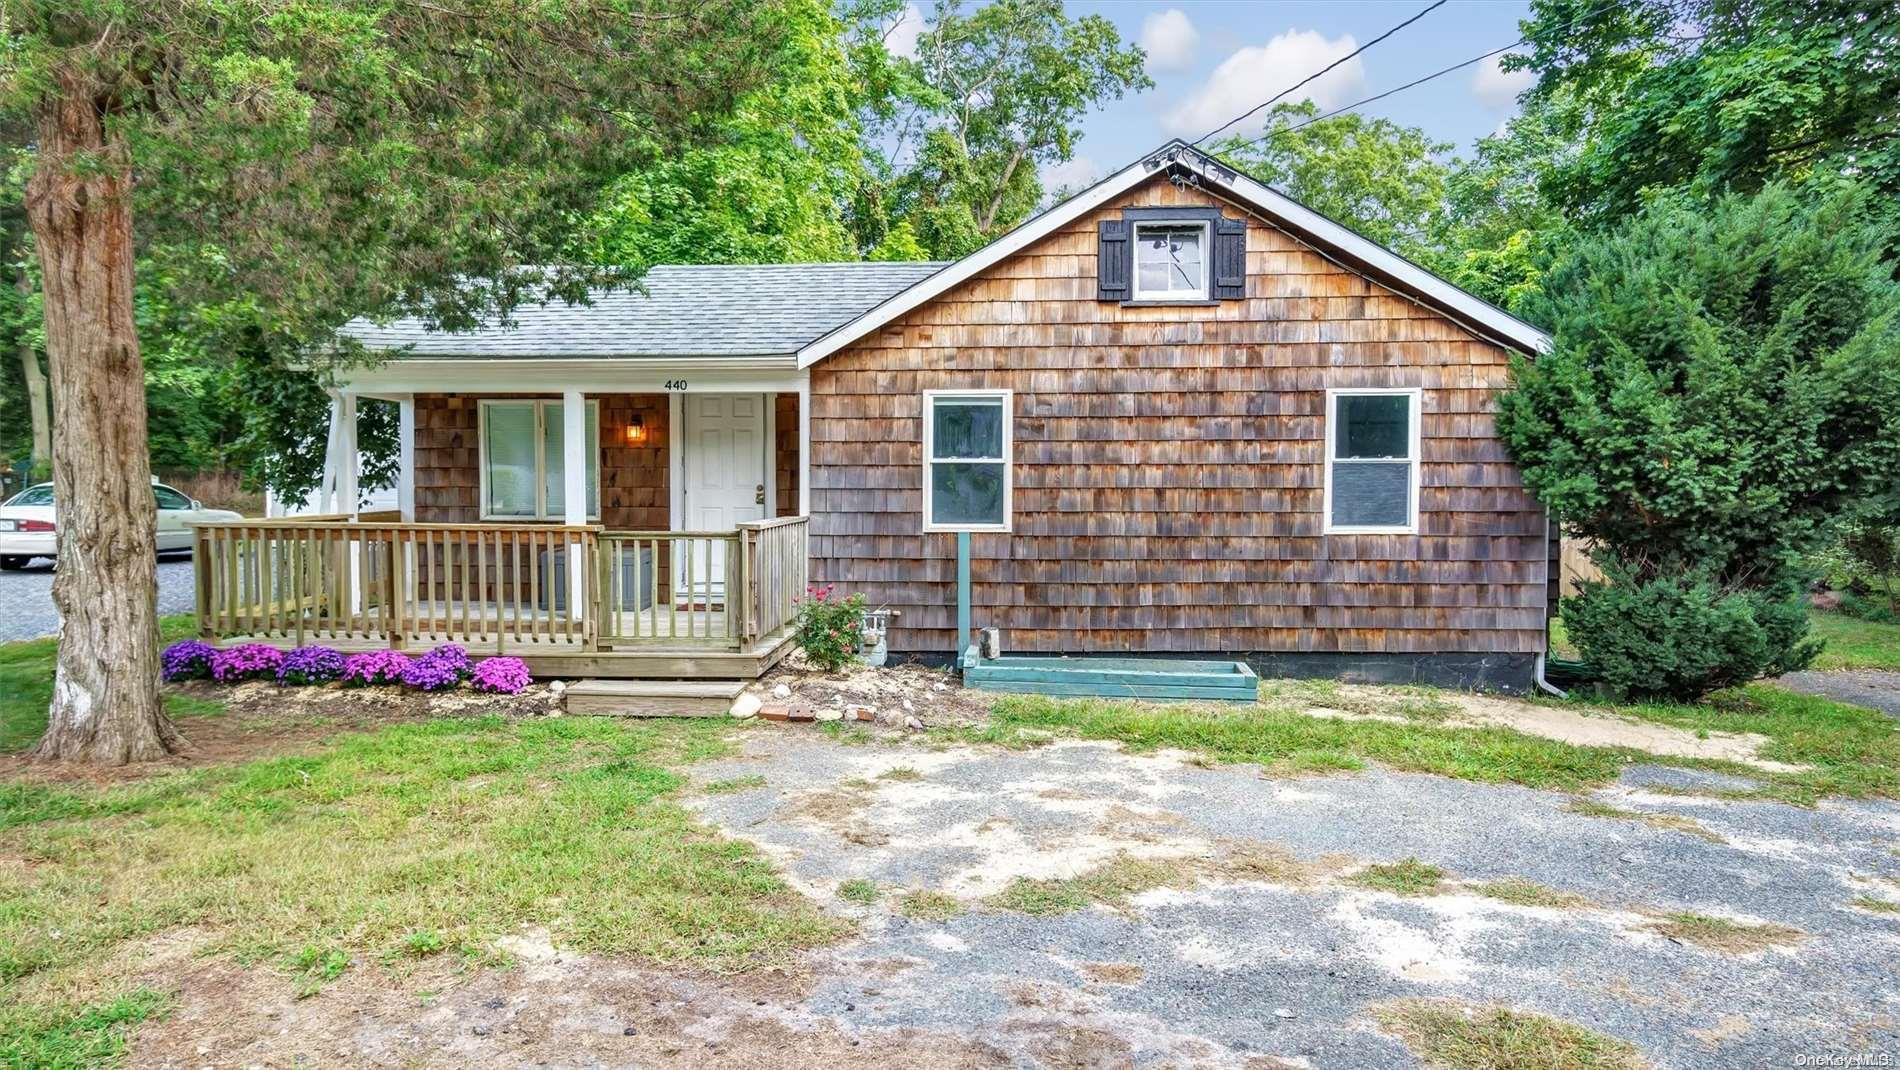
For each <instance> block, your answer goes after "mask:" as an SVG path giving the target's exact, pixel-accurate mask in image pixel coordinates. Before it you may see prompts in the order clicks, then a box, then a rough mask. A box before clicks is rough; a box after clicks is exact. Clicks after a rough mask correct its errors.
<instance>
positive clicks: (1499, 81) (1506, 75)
mask: <svg viewBox="0 0 1900 1070" xmlns="http://www.w3.org/2000/svg"><path fill="white" fill-rule="evenodd" d="M1503 59H1504V57H1503V56H1492V57H1491V58H1490V59H1487V60H1485V61H1484V62H1483V63H1480V64H1478V69H1477V71H1475V72H1474V73H1473V74H1472V75H1471V92H1472V94H1473V95H1475V96H1476V97H1477V98H1478V103H1480V104H1483V105H1484V106H1485V107H1487V108H1491V109H1493V110H1497V111H1502V110H1503V109H1505V108H1510V107H1514V106H1515V105H1516V104H1517V95H1518V94H1519V93H1522V92H1523V91H1524V90H1526V89H1529V88H1530V87H1531V83H1532V82H1535V81H1537V75H1536V74H1535V73H1533V72H1531V71H1507V70H1505V69H1504V68H1503V67H1501V66H1499V64H1500V62H1501V61H1502V60H1503Z"/></svg>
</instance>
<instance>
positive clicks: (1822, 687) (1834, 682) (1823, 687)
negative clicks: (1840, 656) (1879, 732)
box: [1775, 669, 1900, 717]
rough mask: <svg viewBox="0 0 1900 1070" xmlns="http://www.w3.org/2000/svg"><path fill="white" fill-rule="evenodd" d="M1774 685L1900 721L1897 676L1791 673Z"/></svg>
mask: <svg viewBox="0 0 1900 1070" xmlns="http://www.w3.org/2000/svg"><path fill="white" fill-rule="evenodd" d="M1775 683H1777V684H1780V685H1781V686H1782V687H1785V688H1787V689H1788V690H1790V691H1799V692H1801V693H1802V694H1804V695H1820V696H1822V697H1823V698H1831V699H1834V700H1835V701H1837V702H1848V703H1852V704H1853V705H1856V706H1865V707H1867V708H1868V709H1871V710H1879V711H1880V712H1881V713H1884V714H1886V715H1887V716H1889V717H1900V672H1882V671H1880V670H1878V669H1835V670H1833V671H1830V672H1791V673H1789V674H1788V675H1786V676H1781V677H1777V678H1776V679H1775Z"/></svg>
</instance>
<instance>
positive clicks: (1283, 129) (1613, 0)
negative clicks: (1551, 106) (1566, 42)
mask: <svg viewBox="0 0 1900 1070" xmlns="http://www.w3.org/2000/svg"><path fill="white" fill-rule="evenodd" d="M1618 3H1620V0H1610V2H1609V3H1606V4H1599V5H1597V6H1596V7H1594V8H1591V9H1590V10H1588V11H1585V12H1583V13H1582V14H1579V15H1577V16H1576V17H1575V18H1572V19H1570V20H1569V21H1568V22H1565V23H1564V24H1563V25H1562V26H1560V27H1558V28H1559V29H1565V30H1567V29H1569V28H1570V27H1572V26H1574V25H1576V24H1577V23H1579V22H1582V21H1583V20H1584V19H1587V18H1589V17H1590V16H1592V15H1598V14H1601V13H1603V12H1605V11H1608V10H1609V9H1611V8H1613V7H1616V6H1617V5H1618ZM1529 41H1530V38H1529V37H1520V38H1518V39H1517V40H1515V41H1512V42H1511V43H1510V44H1508V45H1504V46H1502V47H1500V48H1494V49H1492V50H1491V51H1489V52H1486V53H1485V54H1483V55H1481V56H1473V57H1471V58H1470V59H1467V60H1461V61H1459V62H1457V63H1454V64H1452V65H1451V66H1449V67H1443V68H1440V69H1439V70H1436V71H1433V72H1432V73H1430V74H1428V75H1425V76H1424V77H1423V78H1415V79H1413V80H1412V81H1409V82H1407V83H1405V84H1404V85H1402V86H1397V87H1395V88H1392V89H1388V90H1386V91H1385V92H1383V93H1374V94H1373V95H1372V96H1369V97H1367V98H1365V99H1364V100H1355V101H1353V102H1352V103H1351V104H1347V105H1344V106H1342V107H1338V108H1334V109H1333V110H1332V111H1329V112H1326V113H1325V114H1323V115H1315V116H1313V117H1312V118H1311V119H1307V120H1306V121H1304V122H1299V123H1294V124H1293V125H1292V126H1277V127H1274V128H1273V129H1272V130H1268V131H1267V132H1266V133H1263V134H1261V135H1260V136H1259V137H1254V138H1248V139H1247V140H1246V141H1242V142H1238V143H1236V144H1234V145H1231V146H1229V147H1228V149H1227V151H1229V152H1233V151H1236V150H1239V149H1244V148H1249V147H1251V146H1254V145H1258V144H1260V143H1261V142H1262V141H1270V140H1272V139H1273V138H1276V137H1279V136H1280V135H1281V134H1290V133H1292V132H1293V131H1295V130H1300V129H1304V128H1305V127H1309V126H1312V125H1313V124H1314V123H1317V122H1322V121H1324V120H1327V119H1331V118H1332V117H1333V116H1335V115H1343V114H1345V113H1346V112H1349V111H1352V110H1353V109H1355V108H1363V107H1365V106H1366V105H1367V104H1371V103H1373V102H1375V101H1380V100H1384V99H1385V98H1387V97H1389V96H1391V95H1392V94H1394V93H1403V92H1405V91H1406V90H1407V89H1412V88H1414V87H1416V86H1421V85H1424V84H1425V83H1426V82H1429V81H1431V80H1432V79H1434V78H1443V77H1444V76H1445V75H1447V74H1450V73H1451V72H1453V71H1456V70H1461V69H1463V68H1465V67H1469V66H1471V65H1472V64H1473V63H1482V62H1484V61H1485V60H1487V59H1490V58H1491V57H1492V56H1496V55H1500V54H1502V53H1505V52H1509V51H1510V50H1511V49H1513V48H1516V47H1518V46H1519V45H1522V44H1527V43H1529Z"/></svg>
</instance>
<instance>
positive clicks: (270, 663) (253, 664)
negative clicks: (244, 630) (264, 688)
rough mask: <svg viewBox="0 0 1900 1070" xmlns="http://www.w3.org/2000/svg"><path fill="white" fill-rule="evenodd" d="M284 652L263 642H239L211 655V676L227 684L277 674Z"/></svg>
mask: <svg viewBox="0 0 1900 1070" xmlns="http://www.w3.org/2000/svg"><path fill="white" fill-rule="evenodd" d="M283 662H284V652H283V651H281V650H279V649H277V648H276V647H274V646H265V645H264V644H263V643H240V644H238V645H237V646H234V647H226V648H225V649H223V650H220V651H218V652H217V653H216V654H213V655H212V656H211V678H212V679H214V680H216V681H218V682H219V683H223V684H228V683H232V682H233V681H237V680H257V679H261V678H264V677H268V676H275V675H276V674H277V667H278V666H279V665H282V664H283Z"/></svg>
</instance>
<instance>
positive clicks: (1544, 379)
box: [1498, 184, 1900, 697]
mask: <svg viewBox="0 0 1900 1070" xmlns="http://www.w3.org/2000/svg"><path fill="white" fill-rule="evenodd" d="M1865 198H1866V194H1865V193H1864V191H1861V190H1858V189H1853V188H1845V189H1840V190H1837V191H1834V192H1832V193H1830V194H1829V195H1827V196H1826V197H1823V198H1820V199H1818V200H1815V199H1812V198H1808V197H1805V196H1802V195H1800V194H1797V193H1795V192H1793V191H1791V190H1790V189H1789V188H1787V187H1786V186H1783V185H1780V184H1774V185H1771V186H1769V187H1767V188H1766V189H1765V190H1763V191H1762V192H1761V193H1760V194H1758V195H1756V196H1753V197H1743V196H1739V195H1732V196H1728V197H1724V198H1721V199H1719V200H1717V201H1716V202H1715V203H1714V205H1713V207H1706V208H1705V207H1703V206H1702V205H1701V204H1700V203H1699V202H1698V201H1696V200H1694V199H1692V198H1688V197H1686V196H1685V197H1677V198H1665V199H1662V200H1660V201H1658V202H1657V203H1655V204H1653V205H1652V206H1650V207H1649V208H1647V209H1645V210H1644V211H1643V212H1642V213H1641V214H1639V215H1638V216H1636V217H1635V218H1633V219H1632V220H1631V221H1630V222H1629V223H1628V224H1627V225H1625V226H1623V227H1620V228H1618V229H1616V230H1614V231H1611V232H1607V233H1603V234H1597V235H1591V236H1585V237H1581V238H1579V239H1577V240H1576V242H1575V243H1574V244H1573V246H1572V247H1571V248H1570V249H1569V250H1568V251H1567V252H1566V253H1565V254H1564V256H1563V257H1562V258H1561V259H1560V260H1559V261H1558V262H1557V263H1556V265H1554V266H1553V267H1552V269H1551V271H1550V272H1549V274H1548V276H1547V277H1546V278H1545V280H1544V287H1543V293H1542V295H1541V296H1539V297H1538V298H1536V299H1534V300H1533V301H1531V302H1530V307H1529V309H1528V311H1529V312H1530V313H1531V314H1532V315H1533V316H1535V317H1536V318H1537V319H1538V320H1539V321H1541V322H1543V323H1546V324H1548V325H1549V327H1550V330H1551V333H1552V337H1553V345H1552V349H1551V351H1550V352H1548V353H1546V354H1544V355H1542V356H1540V357H1539V358H1538V359H1537V360H1536V361H1534V362H1532V361H1520V362H1519V363H1518V364H1517V366H1516V368H1515V380H1516V381H1515V385H1514V387H1513V389H1512V390H1511V391H1510V392H1509V393H1507V394H1506V395H1505V396H1504V397H1503V398H1502V399H1501V401H1500V411H1499V415H1498V425H1499V430H1500V432H1501V433H1502V434H1503V435H1504V437H1505V439H1506V441H1507V443H1508V444H1509V447H1510V449H1511V453H1512V455H1513V457H1514V458H1515V459H1516V460H1517V462H1518V464H1519V466H1520V468H1521V469H1522V471H1523V475H1524V482H1525V485H1526V486H1527V487H1529V488H1530V489H1531V490H1532V491H1533V492H1534V493H1535V494H1536V495H1537V497H1538V498H1539V499H1540V500H1541V501H1543V502H1544V503H1545V504H1547V505H1548V506H1550V507H1551V508H1552V509H1553V510H1554V511H1555V513H1556V514H1557V515H1558V516H1560V517H1561V518H1562V520H1563V523H1564V525H1565V528H1566V530H1567V531H1569V532H1571V533H1573V534H1577V535H1580V536H1583V537H1585V538H1588V539H1592V540H1594V541H1595V542H1596V544H1597V545H1598V547H1599V550H1598V554H1599V560H1600V561H1601V563H1602V564H1603V565H1604V566H1605V569H1606V572H1607V573H1608V574H1609V575H1610V577H1611V581H1612V583H1611V585H1610V586H1601V585H1596V586H1587V587H1586V588H1585V589H1584V591H1583V593H1582V594H1580V595H1579V596H1578V597H1577V598H1576V599H1574V600H1568V601H1566V603H1565V606H1564V616H1565V619H1566V621H1569V622H1571V634H1572V635H1573V637H1574V638H1575V639H1576V640H1577V642H1578V645H1579V646H1580V647H1581V648H1582V650H1583V652H1584V654H1585V657H1586V659H1588V660H1590V661H1592V662H1593V663H1596V664H1598V666H1599V667H1600V668H1603V669H1605V671H1606V672H1611V674H1612V679H1623V680H1625V681H1626V686H1627V687H1628V688H1629V689H1631V690H1655V691H1660V692H1662V693H1666V694H1672V695H1676V696H1678V697H1680V696H1681V695H1683V694H1685V693H1692V692H1695V691H1696V690H1698V689H1699V688H1703V687H1707V686H1719V685H1720V683H1721V682H1723V681H1725V680H1727V679H1728V678H1729V677H1732V676H1734V675H1736V674H1737V673H1742V674H1752V673H1754V672H1761V671H1772V670H1774V669H1777V668H1786V667H1789V666H1791V665H1794V664H1798V663H1799V662H1800V661H1801V660H1802V658H1803V652H1804V650H1805V648H1804V647H1803V646H1802V645H1801V644H1800V643H1799V638H1800V630H1799V629H1796V628H1792V627H1791V626H1788V625H1787V623H1786V622H1787V621H1788V620H1791V619H1793V617H1794V616H1798V612H1796V611H1794V610H1790V609H1788V608H1787V607H1788V605H1789V604H1790V602H1791V600H1794V599H1796V597H1797V590H1796V585H1795V583H1794V580H1795V579H1796V578H1797V574H1798V569H1799V564H1800V561H1801V560H1802V558H1803V557H1804V555H1807V554H1810V553H1812V552H1813V551H1814V550H1816V549H1818V548H1819V547H1820V545H1821V544H1823V543H1824V542H1825V540H1826V538H1827V536H1828V534H1829V527H1830V525H1831V523H1832V522H1833V521H1834V520H1835V519H1836V518H1837V517H1840V516H1842V515H1843V514H1845V513H1848V512H1850V511H1852V510H1853V509H1854V508H1856V507H1857V506H1859V505H1860V504H1862V503H1864V502H1867V501H1870V500H1876V499H1879V498H1880V497H1882V496H1883V495H1886V494H1888V493H1890V492H1891V487H1892V483H1893V473H1894V472H1895V471H1900V287H1896V285H1895V283H1894V282H1893V281H1892V278H1891V276H1890V274H1889V273H1888V272H1887V270H1886V269H1885V267H1884V265H1883V264H1882V263H1881V260H1880V252H1881V248H1882V244H1883V241H1884V238H1885V235H1884V234H1883V232H1882V231H1881V230H1880V228H1878V227H1877V226H1873V225H1870V224H1869V223H1868V222H1867V217H1866V213H1865ZM1632 598H1637V599H1638V600H1642V599H1648V600H1652V601H1654V602H1655V604H1656V605H1657V606H1658V607H1659V608H1658V610H1657V616H1656V618H1655V619H1657V620H1659V621H1661V623H1660V624H1658V625H1657V627H1659V628H1666V627H1671V626H1679V627H1683V628H1688V629H1691V630H1690V631H1686V632H1683V633H1681V634H1674V633H1671V634H1668V635H1663V634H1660V633H1658V634H1654V635H1649V636H1647V637H1646V638H1645V639H1644V640H1643V641H1642V642H1640V643H1637V642H1627V641H1624V640H1626V639H1627V638H1628V637H1627V636H1622V637H1621V638H1619V636H1617V635H1612V634H1611V633H1612V632H1614V631H1616V630H1617V628H1618V627H1619V626H1618V625H1617V624H1616V622H1617V621H1618V620H1619V619H1623V616H1626V615H1619V613H1616V612H1611V611H1608V610H1607V609H1605V608H1604V607H1605V606H1608V605H1609V604H1610V602H1609V600H1610V599H1615V600H1617V604H1622V605H1633V604H1634V603H1632V602H1630V599H1632ZM1737 600H1739V601H1737ZM1665 606H1670V607H1675V609H1674V610H1672V611H1671V612H1667V613H1665V612H1664V611H1663V609H1662V608H1660V607H1665ZM1777 607H1778V608H1777ZM1743 616H1746V617H1748V618H1749V619H1751V620H1753V621H1754V622H1755V625H1754V627H1755V628H1756V632H1755V633H1752V634H1754V635H1755V638H1749V637H1748V636H1747V635H1742V633H1743V632H1747V629H1741V630H1740V631H1739V632H1738V631H1737V629H1738V628H1740V625H1738V624H1735V623H1734V622H1735V621H1736V620H1738V619H1739V618H1740V617H1743ZM1714 617H1720V618H1721V619H1723V620H1726V621H1729V622H1730V623H1729V624H1728V625H1725V627H1727V628H1728V629H1729V630H1728V633H1725V634H1732V635H1741V636H1742V637H1741V638H1738V639H1736V647H1737V649H1739V650H1743V651H1749V650H1753V651H1765V653H1763V654H1762V656H1760V657H1754V656H1753V655H1750V656H1749V657H1748V658H1747V659H1745V660H1744V661H1741V662H1736V663H1734V664H1731V665H1730V667H1729V671H1727V672H1712V671H1709V670H1708V669H1706V668H1701V669H1697V668H1693V667H1691V666H1687V665H1685V664H1684V663H1682V662H1680V661H1671V660H1669V658H1667V657H1663V656H1662V655H1660V654H1659V655H1657V657H1658V659H1659V660H1656V661H1639V662H1636V663H1634V664H1630V665H1627V666H1625V668H1624V669H1621V670H1612V667H1611V666H1610V665H1608V664H1606V663H1604V661H1603V660H1602V659H1618V658H1623V659H1627V658H1630V657H1633V656H1634V655H1633V654H1632V653H1630V652H1631V651H1636V650H1650V651H1652V652H1653V651H1665V652H1666V651H1670V650H1682V649H1686V648H1688V647H1689V646H1692V645H1693V644H1694V642H1696V640H1695V639H1694V631H1693V629H1697V628H1700V627H1702V624H1698V623H1696V622H1697V621H1698V620H1700V621H1702V622H1703V623H1707V621H1708V620H1710V619H1713V618H1714ZM1579 622H1581V624H1582V626H1581V627H1579ZM1599 625H1600V626H1601V628H1599V627H1598V626H1599ZM1630 626H1631V627H1636V626H1637V625H1636V624H1635V623H1632V624H1631V625H1630ZM1758 639H1759V642H1757V640H1758ZM1739 656H1740V655H1738V657H1739ZM1619 674H1620V675H1619Z"/></svg>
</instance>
